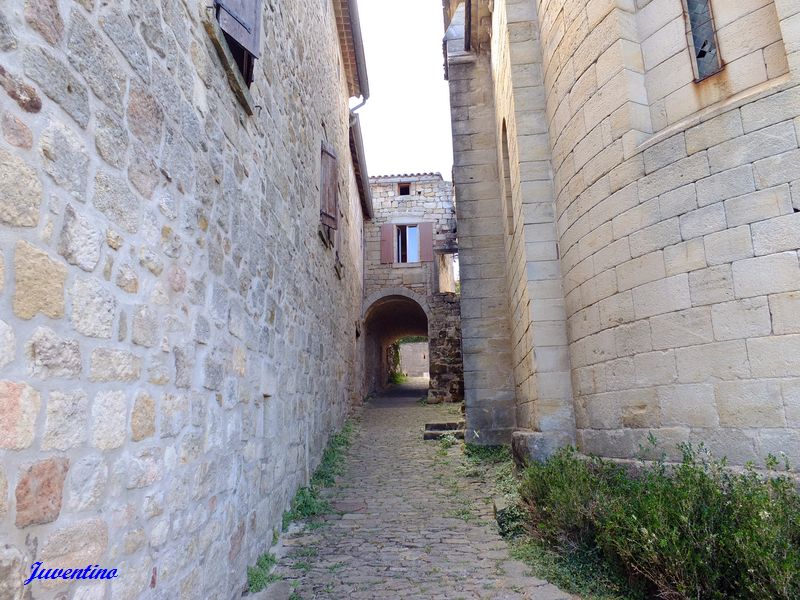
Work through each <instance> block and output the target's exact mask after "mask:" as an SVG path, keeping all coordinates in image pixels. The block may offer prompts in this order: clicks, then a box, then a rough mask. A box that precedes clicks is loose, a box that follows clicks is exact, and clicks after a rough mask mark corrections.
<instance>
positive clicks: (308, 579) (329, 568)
mask: <svg viewBox="0 0 800 600" xmlns="http://www.w3.org/2000/svg"><path fill="white" fill-rule="evenodd" d="M420 381H425V380H413V379H412V380H410V381H409V383H408V384H406V385H404V386H401V387H398V388H394V389H393V390H390V391H388V392H387V393H386V394H385V395H383V396H381V397H378V398H376V399H374V400H373V401H372V402H370V403H369V404H368V405H367V406H366V408H365V409H364V410H363V412H362V413H361V415H360V417H359V418H358V420H357V423H356V431H355V434H354V440H353V445H352V446H351V448H350V451H349V453H348V458H347V465H346V471H345V473H344V474H343V476H341V477H340V478H339V479H338V481H337V483H336V486H335V487H334V488H333V489H331V490H329V491H330V502H331V505H332V508H333V511H332V514H330V515H328V516H327V517H325V518H323V519H322V525H321V526H319V527H317V526H316V525H312V526H311V527H306V528H305V529H303V530H301V531H297V532H295V533H293V534H290V535H289V536H287V537H286V539H284V540H282V543H281V545H282V547H283V548H282V553H283V557H282V558H281V559H280V561H279V563H278V566H277V568H276V571H275V572H276V574H278V575H280V576H282V577H284V578H285V579H284V580H283V581H280V582H277V583H275V584H273V587H272V588H268V589H267V590H265V592H262V594H263V596H262V595H260V594H257V595H255V596H254V598H258V599H259V600H260V599H261V598H269V599H270V600H273V599H274V600H277V599H285V598H287V597H289V595H290V594H294V596H292V597H293V598H297V597H300V598H304V599H310V598H336V599H343V598H353V599H356V598H363V599H378V598H406V599H410V598H420V599H422V598H425V599H426V600H435V599H445V598H452V599H456V598H470V599H472V598H491V599H493V600H499V599H508V600H511V599H517V598H519V599H522V598H530V599H532V600H557V599H568V598H571V596H569V595H568V594H565V593H563V592H561V591H560V590H558V588H556V587H555V586H553V585H550V584H547V583H546V582H545V581H542V580H540V579H535V578H533V577H528V576H526V575H525V574H526V572H527V568H526V566H525V565H524V564H522V563H520V562H518V561H515V560H512V559H510V558H509V555H508V545H507V544H506V542H505V541H504V540H503V539H502V538H501V537H500V535H499V534H498V532H497V527H496V525H495V524H494V520H493V518H492V504H491V501H487V500H488V499H487V498H486V494H487V493H489V490H487V489H486V488H483V489H478V486H477V485H472V484H470V483H469V481H468V480H467V479H464V478H458V489H457V490H456V487H455V486H454V477H453V469H454V467H453V465H454V463H455V460H454V459H455V457H456V455H457V454H458V453H459V452H460V450H459V449H458V447H457V446H454V447H452V448H450V449H449V452H448V454H447V455H445V456H443V451H442V450H441V444H439V443H438V442H430V441H429V442H423V441H422V429H423V426H424V424H425V423H426V422H433V421H445V420H450V421H452V420H453V419H454V418H458V412H457V407H456V406H455V405H452V404H438V405H429V404H423V403H421V402H420V401H419V400H420V398H421V397H423V396H424V395H425V391H426V386H425V385H422V384H420V383H419V382H420ZM425 383H427V382H426V381H425ZM292 583H294V585H292ZM298 584H299V585H298Z"/></svg>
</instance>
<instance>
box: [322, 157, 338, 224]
mask: <svg viewBox="0 0 800 600" xmlns="http://www.w3.org/2000/svg"><path fill="white" fill-rule="evenodd" d="M320 171H321V174H320V184H319V196H320V197H319V218H320V221H321V222H322V224H323V225H327V226H328V227H330V228H332V229H336V226H337V224H338V221H339V219H338V216H339V198H338V186H337V185H336V179H337V177H336V154H335V153H334V151H333V148H332V147H331V146H330V145H328V144H326V143H325V142H323V143H322V153H321V160H320Z"/></svg>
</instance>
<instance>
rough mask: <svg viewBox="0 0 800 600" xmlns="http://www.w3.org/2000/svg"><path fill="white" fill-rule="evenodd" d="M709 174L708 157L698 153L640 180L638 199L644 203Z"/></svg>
mask: <svg viewBox="0 0 800 600" xmlns="http://www.w3.org/2000/svg"><path fill="white" fill-rule="evenodd" d="M720 170H721V169H720ZM710 174H711V171H710V170H709V163H708V157H707V156H706V153H705V152H699V153H697V154H694V155H692V156H690V157H688V158H684V159H681V160H679V161H678V162H676V163H673V164H671V165H669V166H667V167H664V168H663V169H659V170H658V171H655V172H654V173H651V174H649V175H647V176H646V177H643V178H642V179H640V180H639V199H640V200H641V201H642V202H644V201H645V200H649V199H650V198H655V197H656V196H660V195H661V194H664V193H665V192H669V191H672V190H675V189H678V188H679V187H682V186H684V185H686V184H688V183H692V182H694V181H697V180H698V179H702V178H704V177H708V176H709V175H710Z"/></svg>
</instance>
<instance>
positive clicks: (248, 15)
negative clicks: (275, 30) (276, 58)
mask: <svg viewBox="0 0 800 600" xmlns="http://www.w3.org/2000/svg"><path fill="white" fill-rule="evenodd" d="M215 3H216V5H217V7H218V9H219V10H218V14H219V26H220V28H221V29H222V31H224V32H225V33H227V34H228V35H229V36H231V37H232V38H233V39H234V40H236V41H237V42H238V43H239V44H241V45H242V47H243V48H244V49H245V50H247V51H248V52H249V53H250V54H252V55H253V56H255V57H256V58H258V57H259V56H261V51H260V48H261V0H215Z"/></svg>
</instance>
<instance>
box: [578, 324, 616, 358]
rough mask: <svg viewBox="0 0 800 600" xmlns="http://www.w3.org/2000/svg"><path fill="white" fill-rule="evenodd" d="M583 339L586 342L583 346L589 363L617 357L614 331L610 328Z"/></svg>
mask: <svg viewBox="0 0 800 600" xmlns="http://www.w3.org/2000/svg"><path fill="white" fill-rule="evenodd" d="M581 341H582V342H584V343H583V344H582V346H583V352H584V353H585V357H586V358H585V360H586V364H587V365H594V364H597V363H600V362H605V361H607V360H611V359H614V358H617V354H616V347H615V345H614V332H613V331H612V330H610V329H606V330H604V331H601V332H599V333H595V334H594V335H590V336H589V337H586V338H584V339H583V340H581ZM579 366H580V365H579Z"/></svg>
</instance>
